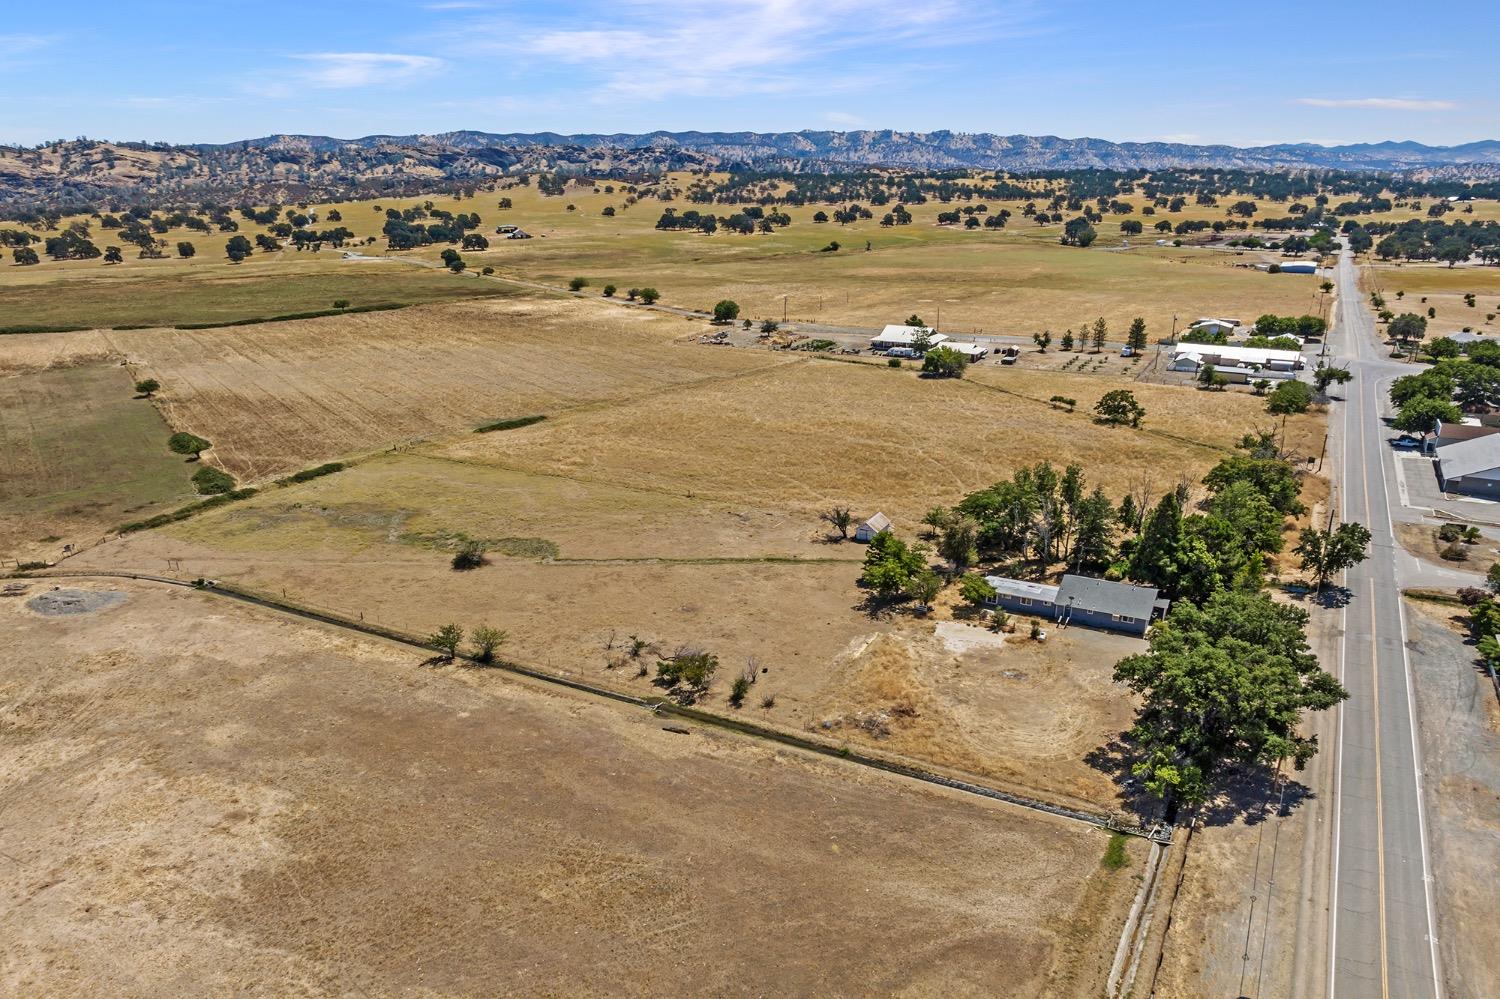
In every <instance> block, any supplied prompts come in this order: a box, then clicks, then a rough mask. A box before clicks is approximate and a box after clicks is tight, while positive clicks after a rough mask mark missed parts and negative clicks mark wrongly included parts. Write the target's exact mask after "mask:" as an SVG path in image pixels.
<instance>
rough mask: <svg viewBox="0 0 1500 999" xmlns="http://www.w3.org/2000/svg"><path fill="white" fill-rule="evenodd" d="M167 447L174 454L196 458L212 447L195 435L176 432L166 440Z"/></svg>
mask: <svg viewBox="0 0 1500 999" xmlns="http://www.w3.org/2000/svg"><path fill="white" fill-rule="evenodd" d="M167 447H168V448H170V449H171V450H172V452H173V453H174V454H190V455H192V456H193V457H194V458H196V457H198V456H199V455H200V454H202V453H203V452H204V451H207V450H208V449H209V448H211V447H213V445H212V444H210V443H209V442H208V441H206V440H204V439H203V438H202V437H199V436H197V435H196V434H190V433H186V432H183V431H178V432H177V433H175V434H173V435H172V436H171V437H168V438H167Z"/></svg>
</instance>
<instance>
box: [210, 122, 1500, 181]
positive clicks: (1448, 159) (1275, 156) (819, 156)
mask: <svg viewBox="0 0 1500 999" xmlns="http://www.w3.org/2000/svg"><path fill="white" fill-rule="evenodd" d="M289 143H299V144H305V145H306V147H307V148H310V149H316V150H319V151H324V152H331V151H334V150H336V149H338V148H339V147H340V146H344V145H357V146H362V147H366V148H372V147H376V146H382V145H390V144H396V145H416V144H421V143H436V144H438V145H443V146H449V147H452V148H454V149H468V150H474V149H484V148H492V147H502V148H513V149H522V148H534V147H569V146H571V147H577V148H581V149H589V150H600V149H621V150H651V151H655V152H669V151H679V150H680V151H685V152H692V153H697V154H700V155H703V156H709V157H713V158H714V159H717V160H719V161H721V162H739V163H745V164H748V165H760V164H765V163H768V162H777V161H796V162H813V163H818V164H820V165H825V164H826V165H836V164H865V165H870V166H904V167H915V168H919V169H947V168H961V167H977V168H980V169H989V170H1010V171H1015V172H1022V171H1027V170H1056V169H1063V170H1073V169H1087V168H1089V167H1094V168H1097V169H1104V170H1129V169H1147V170H1159V169H1163V168H1166V167H1190V166H1206V167H1241V168H1246V169H1288V168H1293V169H1294V168H1313V169H1332V170H1389V171H1398V170H1412V169H1420V168H1423V167H1438V166H1452V165H1456V164H1494V165H1500V140H1494V139H1487V140H1484V141H1482V142H1470V143H1466V144H1464V145H1461V146H1427V145H1423V144H1422V143H1420V142H1376V143H1359V144H1356V145H1347V146H1319V145H1314V144H1312V143H1285V144H1281V145H1274V146H1250V147H1239V146H1223V145H1191V144H1187V143H1180V142H1110V141H1107V140H1105V139H1062V138H1058V137H1057V136H1055V135H992V134H989V133H965V132H947V131H941V132H893V131H890V130H879V131H855V132H648V133H646V134H644V135H632V134H626V133H616V134H613V135H602V134H592V133H590V134H582V135H561V134H558V133H556V132H532V133H526V132H506V133H496V132H469V131H465V132H444V133H441V134H437V135H371V136H366V137H364V138H361V139H347V140H346V139H331V138H328V137H326V136H280V135H279V136H269V137H267V138H263V139H250V140H248V141H245V142H237V143H231V144H229V146H198V147H196V148H198V149H201V150H204V151H210V150H216V149H225V148H255V149H277V148H283V147H285V146H286V145H288V144H289Z"/></svg>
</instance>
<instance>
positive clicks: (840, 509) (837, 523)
mask: <svg viewBox="0 0 1500 999" xmlns="http://www.w3.org/2000/svg"><path fill="white" fill-rule="evenodd" d="M818 519H819V520H821V521H823V522H824V523H825V524H827V525H828V526H830V527H832V528H833V529H834V530H836V531H838V532H839V540H841V541H843V540H847V539H848V537H849V526H850V525H851V524H853V523H854V514H853V513H852V512H851V511H850V510H849V508H848V507H847V506H833V507H830V508H828V509H827V510H824V511H823V512H822V513H820V514H818Z"/></svg>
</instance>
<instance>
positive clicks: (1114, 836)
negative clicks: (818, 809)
mask: <svg viewBox="0 0 1500 999" xmlns="http://www.w3.org/2000/svg"><path fill="white" fill-rule="evenodd" d="M1127 859H1128V858H1127V857H1126V856H1125V835H1124V833H1111V834H1110V836H1109V845H1108V846H1106V847H1105V848H1104V857H1103V859H1101V860H1100V861H1099V864H1100V866H1102V867H1103V868H1104V869H1105V870H1106V871H1118V870H1119V869H1120V868H1122V867H1124V866H1125V862H1126V860H1127Z"/></svg>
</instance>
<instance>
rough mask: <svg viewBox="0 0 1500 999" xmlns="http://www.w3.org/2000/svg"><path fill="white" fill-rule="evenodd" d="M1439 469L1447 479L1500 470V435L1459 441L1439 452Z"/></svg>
mask: <svg viewBox="0 0 1500 999" xmlns="http://www.w3.org/2000/svg"><path fill="white" fill-rule="evenodd" d="M1438 468H1440V469H1441V470H1442V473H1443V478H1445V479H1460V478H1463V477H1464V476H1465V475H1474V474H1476V473H1479V472H1488V471H1491V470H1492V469H1497V468H1500V434H1490V435H1489V436H1486V437H1475V438H1474V439H1473V440H1468V441H1458V442H1457V443H1454V444H1449V445H1448V446H1447V447H1444V448H1440V449H1439V450H1438Z"/></svg>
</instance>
